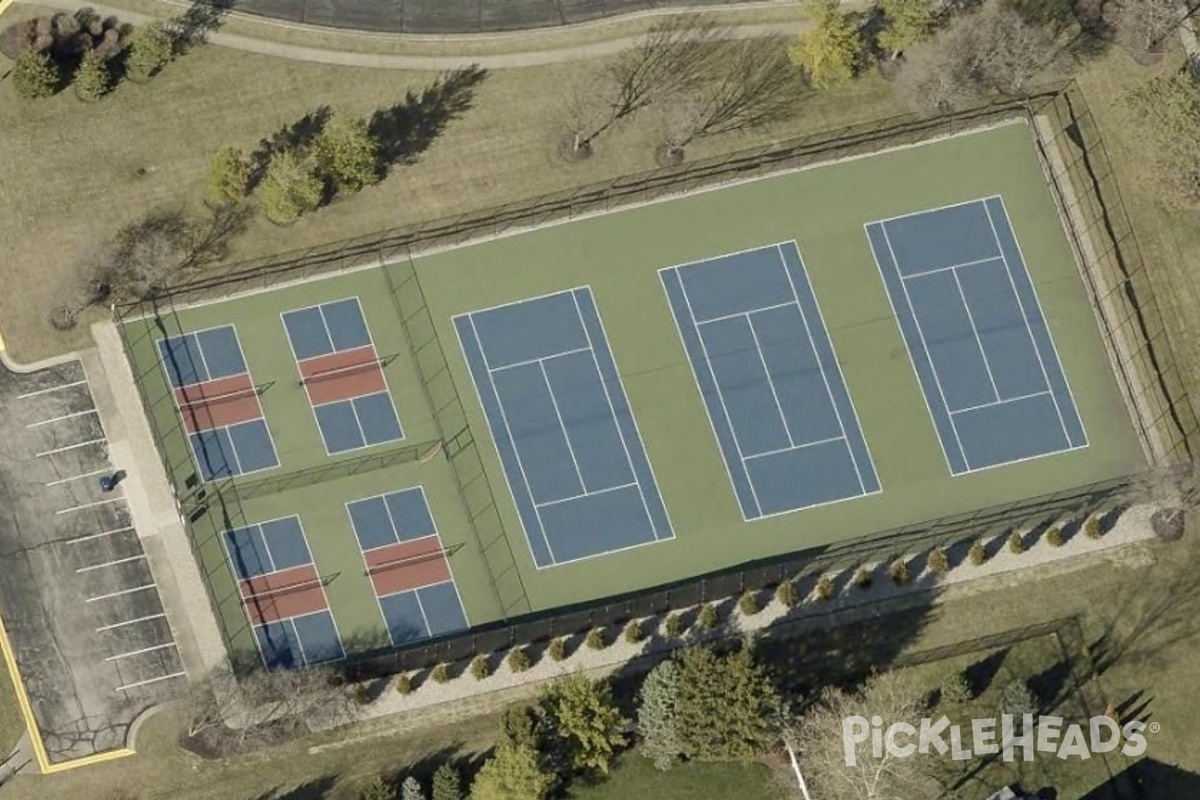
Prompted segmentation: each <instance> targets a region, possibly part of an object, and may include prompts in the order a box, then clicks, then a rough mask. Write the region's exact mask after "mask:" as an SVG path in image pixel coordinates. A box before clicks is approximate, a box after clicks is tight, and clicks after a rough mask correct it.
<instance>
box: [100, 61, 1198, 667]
mask: <svg viewBox="0 0 1200 800" xmlns="http://www.w3.org/2000/svg"><path fill="white" fill-rule="evenodd" d="M1012 120H1023V121H1025V122H1027V123H1028V124H1030V125H1031V127H1032V128H1033V129H1034V130H1035V131H1036V132H1037V139H1038V144H1039V148H1040V150H1041V152H1042V156H1043V160H1044V163H1045V165H1046V167H1047V177H1048V179H1049V180H1050V182H1051V184H1052V186H1053V189H1054V192H1055V195H1056V198H1057V200H1058V202H1059V205H1060V209H1061V210H1062V213H1063V217H1064V222H1065V223H1066V224H1067V227H1068V230H1069V232H1070V237H1071V239H1072V241H1073V243H1074V245H1075V247H1076V249H1077V251H1078V252H1079V254H1080V255H1081V257H1082V263H1083V265H1084V266H1085V269H1084V278H1085V280H1086V281H1087V282H1088V285H1089V287H1090V288H1091V289H1092V292H1093V294H1094V295H1095V308H1096V313H1097V318H1098V321H1099V323H1100V326H1101V328H1102V330H1103V332H1104V337H1105V341H1106V343H1107V344H1108V346H1109V349H1110V352H1111V355H1112V356H1113V361H1114V365H1115V368H1116V371H1117V376H1118V378H1119V380H1120V383H1121V387H1122V391H1123V392H1124V394H1125V397H1126V400H1127V402H1128V403H1129V405H1130V409H1131V412H1132V415H1133V417H1134V419H1135V424H1136V425H1137V427H1138V430H1139V433H1140V435H1141V437H1142V440H1143V443H1144V444H1146V446H1147V451H1148V455H1149V456H1150V458H1151V460H1152V462H1154V463H1157V462H1158V461H1159V460H1160V459H1182V458H1184V457H1190V453H1191V449H1192V445H1193V441H1192V440H1193V439H1194V437H1195V435H1196V430H1197V424H1196V420H1195V417H1194V415H1193V413H1192V412H1191V407H1190V405H1189V404H1188V403H1187V398H1186V394H1185V392H1184V391H1183V386H1182V383H1181V381H1180V379H1179V377H1178V370H1177V369H1176V367H1175V362H1174V359H1173V357H1172V355H1171V352H1170V347H1169V343H1168V342H1167V340H1166V335H1165V329H1164V326H1163V324H1162V319H1161V315H1160V314H1159V312H1158V309H1157V306H1156V304H1155V303H1154V299H1153V294H1152V291H1151V287H1150V285H1149V282H1148V280H1147V278H1146V273H1145V266H1144V264H1143V263H1142V260H1141V258H1140V254H1139V252H1138V250H1137V243H1136V239H1135V238H1134V235H1133V231H1132V229H1131V227H1130V226H1129V222H1128V217H1127V215H1126V214H1125V212H1124V208H1123V205H1122V202H1121V197H1120V193H1119V190H1118V189H1117V186H1116V183H1115V179H1114V177H1113V175H1112V171H1111V167H1110V165H1109V163H1108V159H1107V156H1106V154H1105V152H1104V149H1103V144H1102V143H1101V142H1100V140H1099V137H1098V135H1097V134H1096V132H1095V123H1094V121H1092V119H1091V115H1090V113H1089V112H1088V111H1087V109H1086V106H1085V105H1084V104H1083V102H1082V98H1081V97H1080V95H1079V92H1078V90H1077V89H1076V88H1075V86H1074V85H1073V84H1066V85H1063V86H1059V87H1055V88H1053V89H1050V90H1046V91H1042V92H1038V93H1036V94H1033V95H1031V96H1028V97H1025V98H1006V99H997V100H994V101H992V102H988V103H985V104H982V105H979V106H977V107H975V108H972V109H968V110H966V111H963V112H960V113H957V114H954V115H948V116H943V117H936V118H922V117H919V116H916V115H903V116H899V117H891V118H887V119H883V120H878V121H875V122H870V123H863V124H858V125H853V126H848V127H845V128H841V129H838V130H834V131H827V132H823V133H815V134H812V135H809V136H806V137H803V138H800V139H795V140H791V141H787V142H782V143H779V144H776V145H773V146H770V147H765V148H760V149H755V150H749V151H742V152H738V153H733V154H730V155H726V156H721V157H717V158H713V159H708V160H704V161H697V162H694V163H689V164H683V165H680V166H677V167H668V168H663V169H658V170H654V171H652V172H647V173H643V174H640V175H635V176H629V177H624V178H619V179H616V180H613V181H608V182H605V183H602V184H595V185H592V186H586V187H582V188H578V189H574V190H571V191H568V192H562V193H558V194H555V195H550V196H546V197H541V198H537V199H534V200H532V201H526V202H523V203H517V204H512V205H509V206H504V207H501V208H495V209H490V210H486V211H477V212H470V213H467V214H464V215H461V216H458V217H454V218H448V219H443V220H439V221H434V222H430V223H424V224H420V225H413V226H407V227H403V228H397V229H393V230H390V231H386V232H383V233H381V234H378V235H373V236H367V237H359V238H357V239H351V240H346V241H342V242H336V243H333V244H329V245H324V246H320V247H316V248H312V249H308V250H304V251H299V252H293V253H288V254H283V255H281V256H278V257H273V258H267V259H259V260H254V261H247V262H241V263H234V264H229V265H224V266H223V267H217V268H215V269H212V270H207V271H205V272H204V273H202V274H183V275H180V276H179V277H178V278H177V279H176V281H175V282H174V283H173V284H172V285H171V286H170V287H169V289H168V290H167V291H166V292H164V293H162V294H160V295H159V296H158V297H156V298H155V299H154V300H153V301H146V302H142V303H134V304H129V305H126V306H121V307H119V308H115V309H114V312H115V313H116V315H117V317H118V319H120V320H128V319H132V318H133V317H134V316H136V315H143V316H145V317H147V318H161V317H162V315H163V309H164V308H165V309H166V310H167V316H171V315H172V314H173V313H174V309H175V308H178V307H183V306H186V305H188V304H192V303H196V302H202V301H211V300H215V299H219V298H225V297H231V296H233V295H237V294H243V293H248V292H255V291H262V290H266V289H269V288H271V287H273V286H278V285H280V284H284V283H293V282H299V281H304V280H307V279H309V278H312V277H315V276H319V275H326V274H333V273H337V272H341V271H345V270H349V269H364V268H380V269H382V270H383V273H384V276H385V278H386V279H387V281H388V284H389V287H390V290H391V294H392V299H393V302H394V303H395V306H396V309H397V313H398V315H399V317H400V319H401V321H402V325H403V327H404V329H405V333H406V338H407V339H408V341H409V344H410V346H411V348H412V353H413V356H414V358H415V360H416V362H417V364H418V369H419V371H420V375H421V378H422V383H423V386H424V388H425V391H426V393H427V397H428V400H429V403H430V406H431V408H432V409H433V410H434V413H435V418H436V419H437V422H438V426H439V428H440V431H439V435H440V436H441V438H442V452H443V455H444V456H445V457H446V458H447V460H448V461H449V462H450V464H451V467H452V468H453V470H454V474H455V478H456V479H457V481H458V488H459V493H460V498H461V500H462V502H463V503H464V505H465V506H466V508H467V511H468V513H469V516H470V519H471V522H472V533H473V535H474V537H475V540H476V545H477V547H478V548H479V550H480V552H481V553H482V554H483V556H484V558H485V561H486V563H487V564H488V567H489V570H490V571H491V573H492V577H493V587H492V588H493V590H494V592H495V596H496V600H497V603H498V605H499V607H500V608H501V609H502V611H503V618H504V619H503V621H501V622H500V623H497V624H495V625H493V626H490V627H484V628H480V629H475V630H473V631H471V632H469V633H467V634H464V635H461V636H458V637H454V638H451V639H447V640H443V641H438V642H433V643H428V644H424V645H418V646H415V647H412V648H408V649H405V650H402V651H398V652H396V651H389V652H385V653H380V654H375V655H368V656H364V657H361V658H356V659H355V660H354V661H353V663H351V664H349V665H348V669H349V671H350V672H351V673H352V674H353V675H355V676H358V677H365V676H370V675H382V674H387V673H394V672H396V671H399V670H405V669H415V668H419V667H422V666H427V665H429V664H432V663H436V662H439V661H451V660H457V659H461V658H466V657H468V656H470V655H472V654H474V653H478V652H492V651H496V650H501V649H504V648H507V647H511V646H513V645H514V644H520V643H525V642H534V641H540V640H545V639H549V638H554V637H559V636H567V635H573V634H576V633H580V632H582V631H586V630H588V629H590V628H592V627H599V626H607V625H614V624H619V623H623V622H624V621H626V620H628V619H632V618H636V617H642V616H650V615H653V614H658V613H662V612H664V611H666V610H669V609H671V608H683V607H688V606H692V605H695V604H697V603H702V602H710V601H714V600H721V599H724V598H726V597H730V596H734V595H737V594H739V593H741V592H743V591H747V590H754V589H760V588H766V587H769V586H772V585H775V584H777V583H779V582H780V581H783V580H787V579H790V578H792V577H794V576H796V575H797V574H799V573H801V572H804V571H806V570H807V571H811V570H823V569H829V568H831V567H833V566H834V565H837V564H843V565H846V564H851V563H864V562H867V561H881V560H884V559H886V558H889V557H894V556H896V555H900V554H903V553H913V552H917V551H919V550H921V549H922V548H928V547H931V546H934V545H939V544H947V543H951V542H955V541H960V540H963V539H965V538H972V537H976V536H980V535H985V534H986V533H987V532H988V531H1000V530H1005V529H1011V528H1013V527H1016V526H1019V525H1023V524H1028V523H1030V522H1031V521H1032V522H1033V523H1036V522H1038V521H1044V520H1047V519H1051V518H1055V517H1062V516H1064V515H1071V514H1080V513H1086V512H1088V511H1089V510H1094V509H1097V508H1101V507H1104V506H1112V505H1115V504H1118V503H1120V502H1123V501H1124V499H1125V498H1126V496H1127V493H1128V492H1129V491H1130V487H1131V479H1130V478H1122V479H1116V480H1113V481H1110V482H1106V483H1104V484H1096V485H1092V486H1086V487H1081V488H1079V489H1076V490H1072V491H1068V492H1061V493H1058V494H1055V495H1049V496H1045V497H1039V498H1033V499H1030V500H1025V501H1022V502H1019V503H1013V504H1009V505H1004V506H999V507H994V508H989V509H983V510H979V511H975V512H972V513H970V514H964V515H957V516H953V517H946V518H942V519H938V520H931V521H928V522H926V523H922V524H919V525H912V526H906V527H904V528H900V529H895V530H891V531H886V532H881V533H878V534H874V535H871V536H868V537H865V538H863V539H860V540H857V541H854V542H849V543H844V544H841V545H838V546H835V547H828V548H824V549H819V550H813V551H808V552H805V553H801V554H790V555H788V556H784V557H782V558H779V559H774V560H772V561H771V562H769V563H762V564H757V565H751V566H743V567H738V568H735V569H732V570H728V571H724V572H721V573H718V574H715V575H709V576H705V577H700V578H697V579H694V580H691V581H688V582H685V583H683V584H681V585H676V586H671V587H665V588H664V587H659V588H656V589H653V590H648V591H646V592H641V593H637V594H635V595H630V596H628V597H625V598H621V599H618V600H612V599H609V600H606V601H603V602H600V603H593V604H589V605H588V606H587V607H579V608H573V609H565V610H563V609H559V610H555V611H553V612H549V613H545V614H531V613H530V606H529V602H528V598H527V595H526V594H525V591H524V587H523V585H522V583H521V578H520V575H519V572H518V570H517V568H516V563H515V559H514V558H513V555H512V550H511V543H510V540H509V538H508V536H507V535H506V534H505V531H504V527H503V524H502V522H501V519H500V516H499V513H498V509H497V506H496V500H495V493H494V492H493V491H492V490H491V487H490V485H489V482H488V478H487V475H486V473H485V472H484V469H483V465H482V460H481V459H480V456H479V450H478V444H477V443H476V441H475V438H474V436H473V434H472V431H471V429H470V427H469V426H468V425H467V422H466V415H465V412H464V410H463V406H462V402H461V399H460V397H459V395H458V392H457V389H456V388H455V386H454V383H453V380H452V379H451V377H450V375H449V371H448V368H447V365H446V357H445V352H444V350H443V348H442V347H441V343H440V342H439V341H438V337H437V334H436V331H435V330H434V327H433V322H432V318H431V317H430V314H429V310H428V308H427V307H426V305H425V300H424V296H423V293H422V291H421V289H420V284H419V281H418V280H417V276H416V270H415V267H414V265H413V261H412V259H413V258H415V257H417V256H419V255H421V254H423V253H429V252H432V251H435V250H439V249H444V248H447V247H453V246H456V245H460V244H463V243H466V242H469V241H474V240H480V239H486V238H490V237H493V236H496V235H499V234H501V233H506V232H512V231H516V230H522V229H528V228H534V227H537V226H539V225H543V224H546V223H548V222H553V221H559V220H568V219H575V218H578V217H582V216H586V215H590V214H595V213H601V212H605V211H609V210H612V209H615V208H620V207H626V206H630V205H634V204H638V203H645V202H651V201H654V200H659V199H663V198H667V197H671V196H676V195H680V194H685V193H687V192H690V191H695V190H697V189H703V188H711V187H716V186H720V185H724V184H729V183H733V182H738V181H744V180H748V179H753V178H756V177H761V176H766V175H770V174H773V173H778V172H780V171H786V170H794V169H799V168H803V167H806V166H810V165H813V164H817V163H823V162H829V161H832V160H837V159H845V158H851V157H856V156H862V155H868V154H872V153H876V152H879V151H880V150H883V149H888V148H895V147H903V146H908V145H915V144H919V143H922V142H928V141H930V140H932V139H935V138H939V137H945V136H951V135H955V134H958V133H963V132H967V131H970V130H973V129H978V128H980V127H984V126H988V125H995V124H1001V123H1004V122H1007V121H1012ZM1063 151H1065V154H1060V153H1063ZM157 324H159V326H160V327H161V323H157ZM147 327H149V326H147ZM135 374H136V369H135ZM143 402H146V403H147V407H148V408H150V407H151V405H152V404H151V403H150V402H148V400H147V398H146V397H145V394H144V393H143ZM185 452H186V450H185ZM168 470H169V471H170V468H168ZM175 485H181V484H178V483H177V484H175ZM201 491H202V492H203V493H204V496H203V497H202V498H201V499H200V502H199V503H193V507H194V508H195V509H196V510H193V511H192V515H193V516H195V515H197V514H199V517H198V518H197V519H207V522H206V523H205V524H206V525H207V526H208V527H209V528H211V529H212V530H208V531H205V532H203V533H202V534H199V535H209V536H210V535H220V527H219V526H221V525H224V524H225V523H226V520H227V519H230V518H240V509H239V508H238V506H239V501H238V489H237V487H236V486H234V482H233V481H227V482H224V483H221V484H219V485H207V484H206V485H205V486H203V487H201ZM181 509H184V510H185V512H186V510H187V504H186V503H182V502H181ZM214 510H216V511H219V513H213V512H214ZM195 524H196V523H195V521H193V532H194V535H197V534H196V528H195ZM214 602H217V603H218V604H219V602H220V601H219V600H216V599H214Z"/></svg>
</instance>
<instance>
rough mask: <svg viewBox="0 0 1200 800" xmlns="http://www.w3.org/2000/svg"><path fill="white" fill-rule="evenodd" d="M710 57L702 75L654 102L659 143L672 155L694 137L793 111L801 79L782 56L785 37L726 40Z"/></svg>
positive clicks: (747, 125) (739, 128) (776, 118)
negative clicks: (659, 123)
mask: <svg viewBox="0 0 1200 800" xmlns="http://www.w3.org/2000/svg"><path fill="white" fill-rule="evenodd" d="M714 56H715V57H714V58H713V60H712V62H711V66H712V74H711V75H710V76H709V77H708V78H707V79H706V80H703V81H702V82H697V84H696V85H695V86H694V87H691V88H690V89H688V90H686V91H683V92H679V93H676V94H675V95H673V96H669V97H666V98H664V99H663V102H662V103H660V104H659V109H660V111H661V116H662V128H663V145H664V147H665V149H666V151H667V153H668V154H670V155H671V156H673V157H676V158H680V157H682V155H683V149H684V148H685V147H687V146H688V145H689V144H691V143H692V142H694V141H695V140H697V139H700V138H704V137H706V136H715V135H717V134H721V133H732V132H735V131H745V130H749V129H753V128H759V127H762V126H764V125H769V124H771V123H773V122H778V121H780V120H782V119H785V118H787V117H789V116H791V115H793V114H794V113H795V112H796V106H797V103H798V102H799V100H800V97H801V95H802V94H803V91H804V89H805V83H804V80H803V73H802V72H801V71H800V70H798V69H796V67H795V66H794V65H793V64H792V63H791V61H790V60H789V58H788V54H787V40H786V39H784V38H783V37H769V38H766V39H726V40H724V41H722V42H721V43H719V44H716V45H714Z"/></svg>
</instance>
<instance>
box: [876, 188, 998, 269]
mask: <svg viewBox="0 0 1200 800" xmlns="http://www.w3.org/2000/svg"><path fill="white" fill-rule="evenodd" d="M993 197H999V195H988V196H987V197H976V198H975V199H974V200H963V201H962V202H961V203H948V204H946V205H944V206H937V207H935V208H924V209H921V210H920V211H910V212H908V213H907V214H900V215H898V216H895V217H887V218H886V219H877V220H875V221H876V222H878V223H879V224H880V226H881V227H882V226H883V223H885V222H895V221H897V220H901V219H908V218H909V217H919V216H921V215H922V214H933V213H935V212H938V211H948V210H949V209H951V208H962V207H963V206H973V205H975V204H976V203H978V204H980V205H983V204H984V202H985V201H987V200H990V199H992V198H993ZM985 208H986V207H985ZM896 263H897V264H899V262H896ZM897 271H899V267H897Z"/></svg>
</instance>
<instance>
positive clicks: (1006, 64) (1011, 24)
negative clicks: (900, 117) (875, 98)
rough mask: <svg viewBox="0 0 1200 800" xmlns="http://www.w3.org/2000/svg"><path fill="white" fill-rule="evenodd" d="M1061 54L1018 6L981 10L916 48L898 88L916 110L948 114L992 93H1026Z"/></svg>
mask: <svg viewBox="0 0 1200 800" xmlns="http://www.w3.org/2000/svg"><path fill="white" fill-rule="evenodd" d="M1059 53H1060V48H1059V47H1058V44H1057V43H1056V42H1055V41H1054V37H1053V36H1052V35H1051V34H1050V33H1049V32H1048V31H1047V30H1046V29H1045V28H1043V27H1040V26H1036V25H1031V24H1029V23H1028V22H1026V21H1025V19H1024V18H1022V17H1021V15H1020V14H1018V13H1016V12H1015V11H1012V10H1011V9H1008V8H1000V9H988V10H984V11H977V12H975V13H972V14H964V15H961V16H959V17H956V18H955V19H954V21H953V22H951V23H950V25H949V26H947V28H946V29H945V30H943V31H942V32H941V33H939V34H938V35H937V36H936V37H934V38H933V39H931V40H929V41H927V42H923V43H921V44H918V45H916V46H915V47H913V48H911V50H910V51H909V52H908V58H907V61H906V63H905V65H904V67H903V68H902V69H901V70H900V74H899V75H898V76H897V88H898V90H899V92H900V94H901V96H902V97H904V98H905V100H906V101H907V102H908V103H909V105H910V106H912V107H914V108H915V109H916V110H918V111H920V112H922V113H925V114H931V115H932V114H945V113H949V112H952V111H955V110H958V109H960V108H962V107H963V106H965V105H969V104H970V103H972V102H975V101H976V100H978V99H979V98H981V97H983V96H985V95H987V94H990V93H992V92H1000V93H1003V94H1009V95H1020V94H1023V93H1024V92H1025V91H1027V90H1028V88H1029V86H1030V83H1031V82H1032V80H1033V79H1034V78H1035V77H1036V76H1037V75H1038V74H1039V73H1041V72H1042V71H1043V70H1045V69H1047V68H1048V67H1050V66H1051V65H1052V64H1053V63H1054V62H1055V61H1056V60H1057V58H1058V55H1059Z"/></svg>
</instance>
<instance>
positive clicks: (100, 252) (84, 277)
mask: <svg viewBox="0 0 1200 800" xmlns="http://www.w3.org/2000/svg"><path fill="white" fill-rule="evenodd" d="M112 286H113V275H112V247H111V246H110V245H107V244H102V245H99V246H97V247H94V248H92V247H89V248H88V249H85V250H83V251H81V252H80V253H79V254H78V255H77V256H76V257H75V258H74V259H73V260H72V261H71V263H70V265H69V266H68V267H67V272H66V276H65V277H64V279H63V283H62V286H61V287H60V288H59V290H58V294H57V299H58V301H59V304H58V305H56V306H55V307H54V308H52V309H51V310H50V324H51V325H53V326H54V327H55V328H57V329H59V330H69V329H71V328H73V327H75V325H76V324H77V323H78V322H79V316H80V315H81V314H82V313H83V312H84V310H85V309H87V308H88V307H89V306H93V305H95V304H97V303H103V302H104V301H105V300H107V299H108V297H109V295H110V294H111V292H112Z"/></svg>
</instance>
